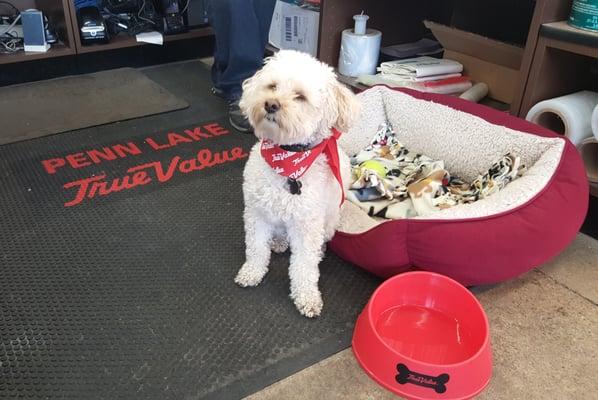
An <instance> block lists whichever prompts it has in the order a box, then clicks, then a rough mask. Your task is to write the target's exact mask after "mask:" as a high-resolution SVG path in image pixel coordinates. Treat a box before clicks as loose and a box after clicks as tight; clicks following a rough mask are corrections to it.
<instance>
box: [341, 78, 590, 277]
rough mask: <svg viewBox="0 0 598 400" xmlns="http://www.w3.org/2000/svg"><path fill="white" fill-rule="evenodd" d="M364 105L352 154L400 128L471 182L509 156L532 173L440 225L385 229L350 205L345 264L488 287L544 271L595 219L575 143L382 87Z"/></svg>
mask: <svg viewBox="0 0 598 400" xmlns="http://www.w3.org/2000/svg"><path fill="white" fill-rule="evenodd" d="M358 96H359V97H360V99H361V101H362V104H363V114H362V117H361V118H360V121H359V122H358V123H357V124H356V126H355V127H354V128H353V129H351V131H349V132H347V133H346V134H345V135H344V136H343V137H342V138H341V141H340V144H341V146H342V147H343V148H344V149H345V151H346V152H347V153H348V154H349V155H352V154H356V153H357V152H358V151H359V150H361V149H363V148H364V147H365V146H367V144H369V142H370V140H371V138H372V136H373V135H374V133H375V132H376V130H377V127H378V126H379V124H380V123H382V122H390V123H391V124H392V126H393V127H394V129H395V132H396V133H397V135H398V136H399V139H400V140H401V142H402V143H403V144H404V145H405V146H407V148H409V149H410V150H413V151H417V152H419V153H422V154H425V155H428V156H430V157H432V158H435V159H442V160H445V165H446V166H447V169H448V170H449V171H451V172H452V173H456V174H458V175H459V176H461V177H464V178H467V177H469V178H472V177H474V176H475V175H476V174H478V173H480V172H482V171H484V170H486V169H487V168H488V166H489V165H491V163H492V162H493V161H494V160H496V159H498V158H500V156H501V155H503V154H505V153H507V152H512V153H514V154H516V155H518V156H520V157H521V158H522V161H523V163H524V164H525V165H526V166H527V172H526V173H525V174H524V175H523V176H522V177H520V178H518V179H516V180H515V181H513V182H511V183H510V184H508V185H507V186H506V187H505V188H504V189H503V190H501V191H500V192H498V193H495V194H493V195H492V196H489V197H488V198H486V199H483V200H479V201H477V202H475V203H472V204H465V205H458V206H455V207H453V208H450V209H448V210H443V211H440V212H437V213H435V214H433V217H417V218H413V219H404V220H379V219H374V218H371V217H369V216H368V215H367V214H366V213H365V212H363V211H362V210H361V209H360V208H358V207H357V206H355V205H353V204H352V203H350V202H347V201H346V202H345V204H344V205H343V208H342V216H341V226H340V228H339V230H338V232H337V234H336V235H335V237H334V238H333V239H332V241H331V242H330V248H331V249H332V250H333V251H334V252H335V253H337V254H338V255H339V256H340V257H341V258H343V259H345V260H347V261H349V262H352V263H354V264H356V265H358V266H360V267H362V268H364V269H366V270H368V271H370V272H372V273H374V274H376V275H378V276H381V277H384V278H387V277H390V276H392V275H395V274H398V273H401V272H404V271H407V270H409V269H422V270H427V271H433V272H437V273H441V274H444V275H447V276H449V277H451V278H453V279H455V280H457V281H459V282H461V283H462V284H464V285H479V284H489V283H495V282H500V281H504V280H507V279H511V278H513V277H516V276H518V275H520V274H521V273H523V272H526V271H528V270H530V269H532V268H534V267H536V266H539V265H541V264H543V263H544V262H546V261H548V260H549V259H551V258H552V257H554V256H555V255H557V254H558V253H559V252H560V251H562V250H563V249H564V248H565V247H566V246H567V245H568V244H569V243H570V242H571V241H572V240H573V239H574V238H575V235H576V233H577V231H578V230H579V227H580V226H581V224H582V222H583V220H584V217H585V215H586V212H587V207H588V182H587V179H586V174H585V170H584V166H583V164H582V161H581V158H580V156H579V154H578V153H577V150H576V149H575V147H574V146H573V145H572V144H571V143H570V142H569V141H568V140H567V139H565V138H563V137H557V135H555V134H554V133H552V132H551V131H549V130H547V129H545V128H542V127H540V126H537V125H533V124H531V123H529V122H526V121H524V120H522V119H519V118H516V117H513V116H510V115H508V114H507V113H503V112H500V111H496V110H493V109H490V108H488V107H484V106H480V105H478V104H474V103H470V102H468V101H465V100H461V99H458V98H454V97H450V96H444V95H434V94H426V93H420V92H416V91H413V90H407V89H402V90H393V89H389V88H387V87H381V86H377V87H374V88H372V89H368V90H366V91H364V92H362V93H360V94H359V95H358Z"/></svg>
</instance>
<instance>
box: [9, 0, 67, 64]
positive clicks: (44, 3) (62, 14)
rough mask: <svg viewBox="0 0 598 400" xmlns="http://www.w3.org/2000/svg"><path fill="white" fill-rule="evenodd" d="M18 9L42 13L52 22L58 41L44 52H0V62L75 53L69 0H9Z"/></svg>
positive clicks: (30, 59)
mask: <svg viewBox="0 0 598 400" xmlns="http://www.w3.org/2000/svg"><path fill="white" fill-rule="evenodd" d="M10 2H11V3H12V4H13V5H14V6H15V7H17V8H18V9H19V10H26V9H29V8H35V9H38V10H40V11H42V12H43V13H44V15H46V17H48V19H49V20H50V22H51V23H52V26H53V28H54V30H55V31H56V34H57V35H58V38H59V43H55V44H53V45H52V47H51V48H50V50H48V51H47V52H45V53H25V52H23V51H20V52H17V53H15V54H0V64H11V63H19V62H25V61H33V60H40V59H45V58H53V57H63V56H69V55H73V54H75V41H74V36H73V31H72V23H71V19H70V18H71V13H70V0H35V1H32V0H11V1H10Z"/></svg>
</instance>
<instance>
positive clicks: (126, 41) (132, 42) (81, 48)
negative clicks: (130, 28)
mask: <svg viewBox="0 0 598 400" xmlns="http://www.w3.org/2000/svg"><path fill="white" fill-rule="evenodd" d="M213 34H214V32H213V30H212V28H210V27H202V28H195V29H191V30H190V31H189V32H185V33H179V34H177V35H166V36H164V42H172V41H175V40H183V39H193V38H199V37H205V36H211V35H213ZM75 44H76V47H77V53H78V54H83V53H93V52H97V51H106V50H115V49H123V48H126V47H134V46H143V45H148V44H149V43H144V42H138V41H137V39H136V38H135V36H127V35H125V34H120V35H118V36H115V37H112V38H111V40H110V43H105V44H92V45H83V44H82V43H81V39H80V38H79V36H77V37H76V39H75Z"/></svg>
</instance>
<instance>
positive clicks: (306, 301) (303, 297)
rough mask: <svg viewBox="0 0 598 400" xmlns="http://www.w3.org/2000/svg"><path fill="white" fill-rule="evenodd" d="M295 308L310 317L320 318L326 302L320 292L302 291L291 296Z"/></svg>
mask: <svg viewBox="0 0 598 400" xmlns="http://www.w3.org/2000/svg"><path fill="white" fill-rule="evenodd" d="M291 297H292V299H293V301H294V302H295V307H297V310H299V312H300V313H301V314H302V315H304V316H306V317H308V318H314V317H318V316H319V315H320V314H321V313H322V307H323V306H324V302H323V301H322V295H321V294H320V291H319V290H315V291H313V290H310V291H301V292H297V293H296V294H294V295H293V294H291Z"/></svg>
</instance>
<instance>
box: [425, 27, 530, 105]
mask: <svg viewBox="0 0 598 400" xmlns="http://www.w3.org/2000/svg"><path fill="white" fill-rule="evenodd" d="M424 24H425V25H426V27H427V28H428V29H430V30H431V31H432V33H433V34H434V36H435V37H436V39H437V40H438V41H439V42H440V44H441V45H442V46H443V47H444V49H445V51H444V58H449V59H452V60H455V61H459V62H460V63H461V64H463V68H464V74H465V75H467V76H469V77H471V78H472V79H473V80H474V81H475V82H484V83H486V84H487V85H488V96H489V97H491V98H493V99H495V100H498V101H502V102H503V103H507V104H510V103H511V101H512V100H513V96H514V93H515V90H516V88H517V85H518V83H519V69H520V67H521V60H522V58H523V48H522V47H518V46H514V45H511V44H508V43H504V42H500V41H498V40H493V39H489V38H486V37H483V36H480V35H476V34H474V33H470V32H465V31H462V30H459V29H456V28H452V27H449V26H446V25H441V24H437V23H435V22H431V21H424Z"/></svg>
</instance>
